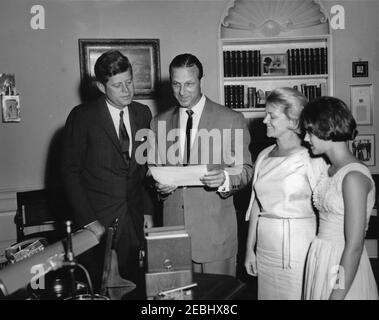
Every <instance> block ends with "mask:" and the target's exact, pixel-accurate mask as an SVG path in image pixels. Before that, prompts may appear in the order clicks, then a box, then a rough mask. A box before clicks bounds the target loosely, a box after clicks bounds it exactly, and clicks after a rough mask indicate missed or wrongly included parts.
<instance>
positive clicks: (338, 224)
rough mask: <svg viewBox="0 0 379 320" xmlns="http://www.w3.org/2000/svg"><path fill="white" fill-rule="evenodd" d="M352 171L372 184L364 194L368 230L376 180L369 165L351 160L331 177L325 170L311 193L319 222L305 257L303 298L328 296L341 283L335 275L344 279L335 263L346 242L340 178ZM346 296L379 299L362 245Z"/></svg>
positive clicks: (317, 298)
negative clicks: (360, 254)
mask: <svg viewBox="0 0 379 320" xmlns="http://www.w3.org/2000/svg"><path fill="white" fill-rule="evenodd" d="M351 171H358V172H361V173H362V174H364V175H365V176H367V177H368V178H369V179H370V180H371V182H372V185H373V188H372V189H371V191H370V192H369V194H368V198H367V212H366V217H367V219H366V220H367V223H366V231H367V228H368V221H369V218H370V214H371V212H372V208H373V206H374V202H375V183H374V181H373V180H372V177H371V174H370V171H369V170H368V168H367V167H365V166H364V165H362V164H359V163H350V164H347V165H346V166H344V167H342V168H341V169H339V170H338V171H337V172H336V174H335V175H334V176H332V177H329V175H328V173H327V170H325V172H324V173H323V174H322V177H321V178H320V181H319V183H318V184H317V186H316V188H315V191H314V194H313V201H314V204H315V206H316V207H317V209H318V210H319V213H320V226H319V233H318V235H317V237H316V238H315V239H314V241H313V242H312V245H311V248H310V251H309V254H308V258H307V260H308V261H307V267H306V276H305V284H304V298H305V299H310V300H324V299H328V298H329V296H330V293H331V291H332V289H333V287H334V286H336V287H338V286H342V285H343V280H342V281H338V279H337V278H340V279H343V273H341V272H340V273H339V274H338V267H339V263H340V259H341V256H342V252H343V250H344V246H345V238H344V203H343V197H342V181H343V178H344V177H345V175H346V174H347V173H349V172H351ZM357 192H358V190H357ZM337 274H338V277H337ZM341 275H342V276H341ZM345 299H346V300H349V299H353V300H358V299H363V300H374V299H378V291H377V287H376V282H375V278H374V274H373V272H372V269H371V265H370V261H369V258H368V255H367V251H366V248H365V247H364V248H363V252H362V256H361V260H360V263H359V267H358V270H357V274H356V276H355V278H354V280H353V283H352V285H351V287H350V290H349V292H348V293H347V295H346V297H345Z"/></svg>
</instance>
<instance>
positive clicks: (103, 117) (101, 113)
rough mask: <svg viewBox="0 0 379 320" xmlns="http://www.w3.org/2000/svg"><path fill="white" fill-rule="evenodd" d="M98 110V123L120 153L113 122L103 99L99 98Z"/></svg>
mask: <svg viewBox="0 0 379 320" xmlns="http://www.w3.org/2000/svg"><path fill="white" fill-rule="evenodd" d="M96 107H97V108H98V112H97V114H98V121H99V123H100V125H101V126H102V127H103V128H104V130H105V132H106V134H107V135H108V137H109V139H110V140H111V141H112V143H113V144H114V145H115V147H116V149H117V150H118V151H119V152H120V154H121V155H122V152H121V147H120V143H119V140H118V137H117V133H116V130H115V127H114V124H113V120H112V117H111V114H110V113H109V110H108V107H107V104H106V102H105V98H104V97H103V98H100V99H99V100H98V103H97V106H96Z"/></svg>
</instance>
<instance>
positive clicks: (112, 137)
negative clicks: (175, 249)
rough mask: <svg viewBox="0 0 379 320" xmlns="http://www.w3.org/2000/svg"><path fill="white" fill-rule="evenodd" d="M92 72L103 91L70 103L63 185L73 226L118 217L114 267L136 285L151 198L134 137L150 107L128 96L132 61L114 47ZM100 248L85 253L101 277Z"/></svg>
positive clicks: (107, 222)
mask: <svg viewBox="0 0 379 320" xmlns="http://www.w3.org/2000/svg"><path fill="white" fill-rule="evenodd" d="M95 75H96V79H97V86H98V89H99V90H100V91H101V92H102V93H103V95H102V96H101V97H100V98H99V99H98V100H96V101H93V102H90V103H85V104H82V105H79V106H77V107H75V108H74V109H73V110H72V111H71V113H70V115H69V116H68V119H67V122H66V126H65V137H64V148H63V161H62V176H63V181H64V187H65V191H66V193H67V196H68V199H69V202H70V204H71V206H72V209H73V213H74V219H75V223H76V226H77V227H85V228H89V229H91V228H92V227H93V226H96V225H98V224H99V222H100V225H101V227H102V228H107V227H109V226H111V225H113V224H114V222H115V221H117V225H118V227H117V231H116V236H115V244H114V246H115V249H116V253H117V257H118V264H119V273H120V275H121V276H122V277H123V278H126V279H128V280H132V281H134V282H136V284H137V287H138V282H139V281H140V280H141V274H140V271H141V270H140V268H138V254H139V251H140V249H141V247H142V245H143V241H144V233H143V229H144V226H145V227H151V226H152V213H153V204H152V201H151V198H150V196H149V194H148V192H147V188H146V187H145V175H146V169H147V168H146V165H141V164H139V163H138V162H137V160H136V158H135V151H136V149H137V148H138V147H139V145H140V144H141V143H142V142H143V141H136V140H135V138H134V137H135V135H136V132H137V131H138V130H139V129H142V128H149V125H150V121H151V112H150V110H149V108H148V107H147V106H146V105H143V104H140V103H138V102H135V101H132V100H133V96H134V84H133V71H132V66H131V64H130V62H129V60H128V58H127V57H125V56H124V55H123V54H121V53H120V52H119V51H116V50H111V51H107V52H105V53H104V54H102V55H101V56H100V57H99V58H98V60H97V61H96V64H95ZM103 238H104V239H103V240H105V237H103ZM101 248H102V247H101V246H98V247H97V248H95V249H96V250H94V252H91V253H89V254H87V259H86V260H90V261H88V262H89V264H88V265H87V267H88V268H89V269H90V270H91V271H92V275H93V276H94V277H95V278H96V279H98V278H101V272H102V263H103V261H104V252H103V251H102V250H100V249H101ZM91 260H93V261H91Z"/></svg>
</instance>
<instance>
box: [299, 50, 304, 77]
mask: <svg viewBox="0 0 379 320" xmlns="http://www.w3.org/2000/svg"><path fill="white" fill-rule="evenodd" d="M299 74H300V75H305V52H304V48H301V49H300V71H299Z"/></svg>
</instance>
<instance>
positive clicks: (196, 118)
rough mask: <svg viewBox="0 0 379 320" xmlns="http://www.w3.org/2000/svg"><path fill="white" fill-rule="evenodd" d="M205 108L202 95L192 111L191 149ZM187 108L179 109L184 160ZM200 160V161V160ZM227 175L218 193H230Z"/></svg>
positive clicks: (180, 138)
mask: <svg viewBox="0 0 379 320" xmlns="http://www.w3.org/2000/svg"><path fill="white" fill-rule="evenodd" d="M204 106H205V96H204V95H202V96H201V98H200V100H199V102H198V103H196V104H195V105H194V106H193V107H192V108H191V110H192V111H193V114H192V130H191V147H192V145H193V143H194V141H195V137H196V134H197V131H198V129H199V123H200V118H201V115H202V113H203V110H204ZM187 110H188V109H187V108H179V129H180V131H179V134H180V136H179V141H180V155H181V157H182V159H183V157H184V147H185V142H186V126H187V120H188V113H187V112H186V111H187ZM199 160H200V159H199ZM224 174H225V181H224V183H223V184H222V185H221V186H219V187H218V190H217V191H218V192H228V191H230V186H229V184H230V180H229V174H228V173H227V172H226V171H225V170H224Z"/></svg>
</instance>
